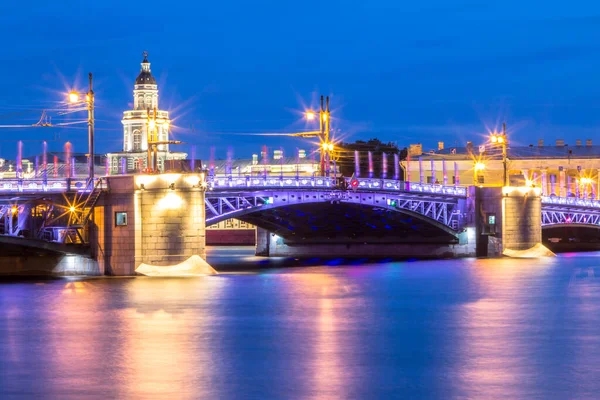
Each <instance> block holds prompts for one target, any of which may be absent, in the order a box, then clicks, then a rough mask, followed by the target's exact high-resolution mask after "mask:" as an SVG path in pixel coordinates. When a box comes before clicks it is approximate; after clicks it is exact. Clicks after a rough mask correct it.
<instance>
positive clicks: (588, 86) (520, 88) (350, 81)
mask: <svg viewBox="0 0 600 400" xmlns="http://www.w3.org/2000/svg"><path fill="white" fill-rule="evenodd" d="M5 3H9V4H5ZM21 4H25V3H24V2H22V3H18V2H2V3H1V4H0V37H2V38H3V42H4V46H3V47H2V52H1V53H0V76H1V77H2V79H1V80H0V125H7V124H13V123H18V124H20V123H29V122H31V123H33V122H36V121H35V120H36V118H38V117H39V112H40V110H41V109H43V108H52V107H53V106H54V105H55V103H56V102H58V101H59V100H61V92H64V91H65V90H66V89H67V88H68V87H69V86H72V85H74V84H79V85H80V87H81V88H82V89H83V88H84V84H85V79H86V76H87V72H88V71H91V72H93V73H94V76H95V88H96V96H97V97H96V98H97V110H96V118H97V149H98V151H99V152H107V151H112V150H119V149H120V148H121V138H122V133H121V123H120V119H121V116H122V111H123V110H125V109H127V108H129V107H130V106H131V103H132V90H133V81H134V79H135V77H136V76H137V74H138V72H139V67H140V65H139V63H140V61H141V59H142V56H141V53H142V51H144V50H147V51H148V52H149V53H150V56H149V59H150V61H151V62H152V71H153V73H154V75H155V76H156V77H157V79H158V81H159V84H160V86H159V90H160V102H161V108H164V109H168V110H170V111H171V112H172V117H173V118H174V120H175V124H176V127H175V128H174V133H173V135H174V137H175V138H176V139H179V140H183V141H185V142H186V143H187V144H186V145H182V146H180V147H179V149H181V150H182V151H188V152H189V150H190V146H191V145H195V146H196V148H197V154H198V156H199V157H203V158H206V157H207V156H208V154H209V148H210V147H212V146H214V147H215V148H216V154H217V156H218V157H221V158H222V157H225V154H226V151H227V148H228V147H230V146H232V147H233V148H234V152H235V153H234V154H235V156H236V157H249V155H250V154H251V153H256V152H258V151H260V148H261V146H262V145H265V144H266V145H268V146H269V147H271V148H275V149H277V148H279V147H283V148H284V149H285V151H286V152H292V151H294V149H295V148H309V147H310V145H309V144H308V143H307V142H306V140H301V139H292V138H281V137H265V136H252V135H244V133H260V132H292V131H299V130H304V129H308V128H310V127H309V126H307V125H306V123H305V122H304V121H302V119H301V115H300V111H301V110H302V109H303V107H304V106H306V105H310V104H313V105H314V106H316V101H317V98H318V96H319V95H320V94H324V95H330V96H331V98H332V108H333V110H334V115H333V116H334V117H335V120H334V121H335V125H334V127H335V128H336V129H339V132H340V133H339V134H338V136H340V137H341V136H343V138H344V139H347V140H356V139H369V138H371V137H378V138H380V139H382V140H385V141H395V142H398V144H399V145H400V146H402V147H403V146H407V145H408V144H409V143H418V142H421V143H423V144H424V147H425V148H434V147H435V146H436V144H437V141H438V140H441V141H444V142H445V143H446V145H447V146H450V145H453V144H455V143H458V144H464V143H465V142H466V141H467V140H473V141H476V142H477V141H480V140H482V138H483V134H484V132H485V130H486V127H493V126H494V125H496V124H497V123H499V122H500V121H502V120H506V121H507V123H508V126H509V133H510V135H511V140H512V142H513V143H516V144H522V145H527V144H530V143H536V142H537V140H538V139H544V140H546V143H553V142H554V140H555V139H558V138H563V139H565V140H566V141H567V143H573V144H574V142H575V139H577V138H580V139H582V140H585V139H595V140H596V143H597V144H600V138H598V139H597V135H596V132H598V131H599V128H600V95H599V93H600V80H599V79H598V76H599V74H600V56H599V50H600V41H598V39H600V3H597V2H592V1H572V2H564V1H554V0H550V1H544V2H542V1H522V0H521V1H514V0H505V1H479V0H478V1H467V0H457V1H453V2H450V1H442V0H437V1H419V2H405V1H384V0H379V1H376V0H373V1H357V0H344V1H338V0H330V1H325V2H323V1H321V2H311V1H304V2H298V1H286V0H279V1H267V0H255V1H252V2H250V1H241V0H223V1H218V2H204V1H203V2H199V1H182V0H180V1H174V2H164V1H161V2H158V1H154V0H147V1H143V2H132V1H116V0H105V1H102V2H91V1H90V2H88V1H81V0H78V1H72V0H62V1H60V2H48V1H38V0H33V1H29V2H27V5H26V6H24V5H21ZM84 115H85V113H82V117H83V116H84ZM72 118H75V116H73V117H72ZM192 127H193V129H192ZM56 134H60V136H59V137H57V138H56V140H54V139H55V135H56ZM0 135H1V138H0V157H2V156H3V157H13V156H14V150H15V149H16V142H15V140H16V138H23V139H24V140H27V141H26V142H25V144H24V146H25V153H26V154H35V153H38V152H39V150H40V149H41V143H40V142H39V140H41V139H46V140H50V142H49V143H50V147H51V148H52V149H55V150H58V149H60V148H61V147H62V144H63V142H64V141H66V140H70V141H72V142H73V144H74V147H75V150H76V151H85V150H86V148H87V144H86V143H87V142H86V140H87V138H86V132H85V128H84V127H83V126H82V127H81V128H78V129H75V128H72V129H63V130H61V131H58V130H51V129H44V130H40V129H21V130H16V129H7V128H3V129H0Z"/></svg>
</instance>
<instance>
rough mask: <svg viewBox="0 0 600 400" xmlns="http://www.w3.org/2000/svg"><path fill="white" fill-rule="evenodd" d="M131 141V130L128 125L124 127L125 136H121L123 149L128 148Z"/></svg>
mask: <svg viewBox="0 0 600 400" xmlns="http://www.w3.org/2000/svg"><path fill="white" fill-rule="evenodd" d="M130 141H131V132H130V130H129V127H126V128H125V137H124V138H123V151H127V150H129V143H130Z"/></svg>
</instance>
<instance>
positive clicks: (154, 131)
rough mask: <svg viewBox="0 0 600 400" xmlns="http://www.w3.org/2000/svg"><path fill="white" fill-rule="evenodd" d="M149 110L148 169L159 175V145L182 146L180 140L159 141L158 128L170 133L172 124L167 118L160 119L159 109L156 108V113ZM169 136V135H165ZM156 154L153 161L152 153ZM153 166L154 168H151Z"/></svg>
mask: <svg viewBox="0 0 600 400" xmlns="http://www.w3.org/2000/svg"><path fill="white" fill-rule="evenodd" d="M151 111H152V110H151V109H150V108H148V110H147V115H148V121H147V125H148V129H147V133H148V135H147V137H148V161H147V168H148V170H150V171H151V172H153V173H157V172H159V171H158V146H159V145H168V144H181V141H179V140H159V138H158V128H159V127H162V128H163V131H166V132H167V133H168V130H169V127H170V123H169V120H168V119H166V118H158V108H157V107H154V110H153V111H154V112H151ZM163 136H168V135H163ZM153 152H154V159H152V153H153ZM151 161H153V163H152V164H151ZM151 165H152V166H151Z"/></svg>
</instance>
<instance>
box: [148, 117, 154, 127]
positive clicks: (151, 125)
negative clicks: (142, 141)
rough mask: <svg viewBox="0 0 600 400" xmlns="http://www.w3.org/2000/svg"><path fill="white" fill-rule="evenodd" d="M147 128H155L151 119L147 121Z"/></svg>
mask: <svg viewBox="0 0 600 400" xmlns="http://www.w3.org/2000/svg"><path fill="white" fill-rule="evenodd" d="M148 126H149V127H150V129H154V127H155V126H156V122H154V120H153V119H151V120H150V121H148Z"/></svg>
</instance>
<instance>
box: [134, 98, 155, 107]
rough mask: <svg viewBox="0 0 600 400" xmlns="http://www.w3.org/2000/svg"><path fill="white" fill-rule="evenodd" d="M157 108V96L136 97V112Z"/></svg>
mask: <svg viewBox="0 0 600 400" xmlns="http://www.w3.org/2000/svg"><path fill="white" fill-rule="evenodd" d="M154 107H158V96H146V98H145V99H144V96H138V98H137V105H136V106H135V109H136V110H145V109H148V108H152V109H153V108H154Z"/></svg>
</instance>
